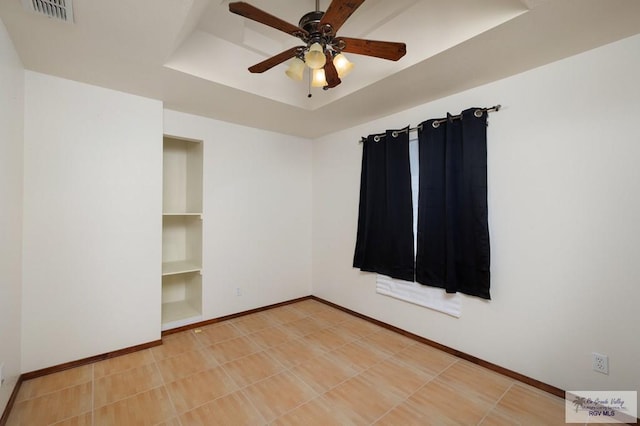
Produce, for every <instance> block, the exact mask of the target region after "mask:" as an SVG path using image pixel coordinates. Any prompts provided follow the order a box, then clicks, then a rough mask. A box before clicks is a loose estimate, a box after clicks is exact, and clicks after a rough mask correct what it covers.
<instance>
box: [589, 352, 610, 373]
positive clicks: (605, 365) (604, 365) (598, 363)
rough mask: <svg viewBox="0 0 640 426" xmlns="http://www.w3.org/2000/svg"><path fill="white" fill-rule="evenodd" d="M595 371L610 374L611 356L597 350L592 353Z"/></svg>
mask: <svg viewBox="0 0 640 426" xmlns="http://www.w3.org/2000/svg"><path fill="white" fill-rule="evenodd" d="M591 355H592V361H593V371H597V372H598V373H602V374H609V357H608V356H606V355H602V354H599V353H596V352H593V353H592V354H591Z"/></svg>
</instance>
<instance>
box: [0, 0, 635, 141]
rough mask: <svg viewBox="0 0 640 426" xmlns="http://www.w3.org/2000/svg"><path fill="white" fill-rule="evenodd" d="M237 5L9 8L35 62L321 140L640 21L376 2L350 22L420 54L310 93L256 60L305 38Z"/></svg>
mask: <svg viewBox="0 0 640 426" xmlns="http://www.w3.org/2000/svg"><path fill="white" fill-rule="evenodd" d="M248 3H251V4H252V5H254V6H256V7H258V8H260V9H263V10H264V11H267V12H269V13H270V14H272V15H276V16H278V17H280V18H282V19H284V20H285V21H288V22H290V23H293V24H297V23H298V20H299V19H300V17H301V16H302V15H303V14H305V13H306V12H309V11H311V10H313V9H314V8H315V1H314V0H249V1H248ZM228 4H229V1H227V0H129V1H126V0H109V1H95V0H73V9H74V15H75V22H74V23H73V24H66V23H62V22H59V21H56V20H54V19H49V18H47V17H43V16H39V15H36V14H35V13H33V12H30V11H27V10H25V9H24V8H23V6H22V2H21V0H0V18H1V19H2V21H3V22H4V24H5V26H6V27H7V30H8V31H9V34H10V37H11V38H12V40H13V43H14V45H15V47H16V50H17V51H18V54H19V55H20V58H21V60H22V62H23V64H24V66H25V68H27V69H30V70H34V71H38V72H42V73H47V74H51V75H55V76H59V77H63V78H68V79H72V80H77V81H80V82H85V83H89V84H94V85H98V86H102V87H108V88H111V89H115V90H120V91H124V92H129V93H133V94H137V95H141V96H146V97H150V98H154V99H160V100H162V101H163V102H164V105H165V107H166V108H169V109H174V110H178V111H184V112H188V113H193V114H198V115H203V116H207V117H212V118H216V119H219V120H224V121H229V122H234V123H239V124H243V125H248V126H252V127H258V128H263V129H268V130H273V131H278V132H282V133H287V134H293V135H298V136H303V137H308V138H315V137H318V136H321V135H324V134H328V133H331V132H334V131H337V130H341V129H344V128H347V127H351V126H353V125H356V124H359V123H363V122H366V121H369V120H372V119H375V118H379V117H382V116H385V115H388V114H391V113H394V112H397V111H401V110H403V109H406V108H410V107H413V106H416V105H419V104H423V103H426V102H429V101H431V100H434V99H438V98H440V97H443V96H447V95H450V94H453V93H456V92H460V91H462V90H466V89H469V88H471V87H475V86H478V85H480V84H484V83H487V82H490V81H494V80H497V79H500V78H504V77H507V76H510V75H513V74H516V73H519V72H522V71H525V70H528V69H531V68H533V67H536V66H540V65H543V64H546V63H549V62H552V61H555V60H558V59H561V58H564V57H567V56H570V55H573V54H576V53H579V52H582V51H585V50H588V49H591V48H594V47H597V46H600V45H603V44H606V43H609V42H612V41H615V40H618V39H621V38H624V37H627V36H631V35H633V34H637V33H639V32H640V1H638V0H394V1H393V2H391V1H389V0H367V1H365V2H364V4H363V5H362V6H361V7H360V8H359V9H358V10H357V11H356V12H355V13H354V14H353V16H352V17H351V18H350V19H349V20H348V21H347V23H346V24H345V25H344V26H343V27H342V28H341V29H340V31H339V33H338V34H339V35H343V36H348V37H358V38H369V39H374V40H388V41H401V42H405V43H406V44H407V55H406V56H405V57H404V58H402V59H401V60H400V61H398V62H392V61H385V60H382V59H376V58H369V57H365V56H360V55H349V59H350V60H351V61H352V62H354V63H355V69H354V71H353V72H352V73H351V74H350V75H349V76H347V77H345V78H344V79H343V83H342V84H341V85H339V86H338V87H336V88H334V89H331V90H328V91H323V90H322V89H313V90H312V94H313V97H312V98H308V97H307V93H308V84H307V83H306V82H295V81H292V80H290V79H288V78H287V77H286V76H285V75H284V70H285V69H286V64H281V65H279V66H277V67H274V68H273V69H271V70H269V71H267V72H265V73H263V74H251V73H249V72H248V71H247V68H248V67H249V66H251V65H253V64H255V63H257V62H261V61H262V60H264V59H266V58H267V57H269V56H271V55H273V54H276V53H279V52H281V51H283V50H285V49H288V48H290V47H293V46H297V45H299V44H300V41H299V40H298V39H296V38H294V37H291V36H289V35H287V34H284V33H282V32H280V31H277V30H274V29H272V28H269V27H266V26H264V25H261V24H258V23H256V22H252V21H249V20H247V19H245V18H242V17H240V16H237V15H234V14H231V13H230V12H229V11H228ZM328 4H329V0H321V1H320V8H321V9H323V10H326V8H327V6H328ZM630 54H635V55H637V54H639V52H630ZM577 72H579V70H577ZM499 101H500V100H499V99H496V103H497V102H499Z"/></svg>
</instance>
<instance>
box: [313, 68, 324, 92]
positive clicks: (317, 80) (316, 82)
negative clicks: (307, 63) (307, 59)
mask: <svg viewBox="0 0 640 426" xmlns="http://www.w3.org/2000/svg"><path fill="white" fill-rule="evenodd" d="M327 84H328V83H327V78H326V77H325V75H324V68H320V69H317V70H313V79H312V80H311V85H312V86H313V87H324V86H326V85H327Z"/></svg>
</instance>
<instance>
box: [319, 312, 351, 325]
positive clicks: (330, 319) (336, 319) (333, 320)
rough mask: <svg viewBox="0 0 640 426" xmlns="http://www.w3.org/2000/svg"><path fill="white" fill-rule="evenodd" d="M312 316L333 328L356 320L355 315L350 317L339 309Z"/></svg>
mask: <svg viewBox="0 0 640 426" xmlns="http://www.w3.org/2000/svg"><path fill="white" fill-rule="evenodd" d="M312 316H313V317H314V318H318V319H321V320H322V321H324V322H326V323H327V324H329V325H331V326H335V325H337V324H340V323H343V322H345V321H350V320H352V319H354V316H353V315H350V314H348V313H346V312H342V311H340V310H338V309H327V310H321V311H319V312H314V313H313V314H312Z"/></svg>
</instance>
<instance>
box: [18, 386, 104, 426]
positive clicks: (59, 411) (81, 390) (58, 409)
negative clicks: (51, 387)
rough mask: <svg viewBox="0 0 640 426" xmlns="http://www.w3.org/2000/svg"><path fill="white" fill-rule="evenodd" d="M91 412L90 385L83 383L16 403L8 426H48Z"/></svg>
mask: <svg viewBox="0 0 640 426" xmlns="http://www.w3.org/2000/svg"><path fill="white" fill-rule="evenodd" d="M89 410H91V383H90V382H87V383H83V384H80V385H76V386H71V387H66V388H64V389H62V390H59V391H55V392H49V393H47V394H45V395H42V396H39V397H36V398H32V399H28V400H24V401H22V402H18V403H16V404H15V405H14V406H13V410H12V411H11V415H10V416H9V421H8V422H7V424H8V425H10V426H11V425H25V426H34V425H49V424H53V423H56V422H60V421H62V420H66V419H70V418H72V417H75V416H79V415H80V414H83V413H86V412H87V411H89Z"/></svg>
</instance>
